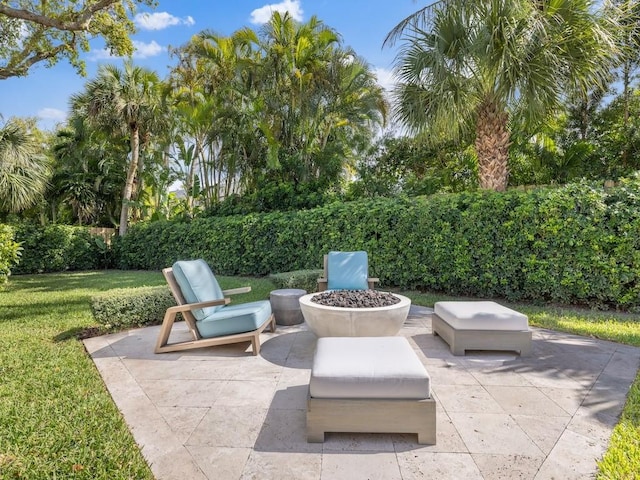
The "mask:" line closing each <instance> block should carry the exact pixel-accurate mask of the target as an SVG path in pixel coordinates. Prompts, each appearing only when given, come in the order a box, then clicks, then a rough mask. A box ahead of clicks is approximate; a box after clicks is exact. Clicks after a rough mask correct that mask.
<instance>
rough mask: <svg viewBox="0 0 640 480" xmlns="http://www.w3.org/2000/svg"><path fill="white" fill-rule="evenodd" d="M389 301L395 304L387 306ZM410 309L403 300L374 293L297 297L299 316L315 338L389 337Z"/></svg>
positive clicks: (400, 325) (393, 294)
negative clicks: (298, 298) (300, 315)
mask: <svg viewBox="0 0 640 480" xmlns="http://www.w3.org/2000/svg"><path fill="white" fill-rule="evenodd" d="M314 297H317V298H314ZM314 300H317V301H314ZM318 301H322V302H323V303H327V305H323V304H322V303H318ZM392 301H395V302H396V303H393V304H389V303H391V302H392ZM340 305H349V306H340ZM371 305H376V306H371ZM378 305H381V306H378ZM410 307H411V300H409V299H408V298H407V297H404V296H402V295H398V294H395V293H385V292H379V291H377V290H339V291H334V292H321V293H310V294H308V295H304V296H302V297H300V309H301V310H302V315H303V316H304V319H305V321H306V322H307V325H308V326H309V328H310V329H311V331H313V333H315V334H316V335H317V336H318V337H385V336H393V335H395V334H397V333H398V332H399V331H400V328H402V324H403V323H404V321H405V320H406V319H407V315H408V314H409V308H410Z"/></svg>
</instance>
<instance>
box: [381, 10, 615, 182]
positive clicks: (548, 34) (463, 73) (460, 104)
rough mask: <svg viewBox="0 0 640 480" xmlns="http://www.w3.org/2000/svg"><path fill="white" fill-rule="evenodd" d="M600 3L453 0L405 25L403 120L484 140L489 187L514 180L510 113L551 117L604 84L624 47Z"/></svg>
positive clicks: (480, 149) (399, 115)
mask: <svg viewBox="0 0 640 480" xmlns="http://www.w3.org/2000/svg"><path fill="white" fill-rule="evenodd" d="M610 25H611V24H607V19H606V18H605V16H604V15H601V14H600V13H598V12H596V10H595V9H594V5H593V2H592V1H591V0H536V1H531V0H445V1H441V2H437V3H435V4H434V5H432V8H430V7H427V8H424V9H422V10H420V11H418V12H416V14H414V16H412V17H409V18H408V19H406V20H405V21H403V22H401V23H400V24H399V25H398V26H397V27H396V28H395V29H394V30H392V32H391V33H390V34H389V36H388V37H387V40H386V41H387V42H393V41H395V40H397V39H399V38H401V39H402V40H403V41H404V42H405V43H404V45H403V46H402V48H401V50H400V53H399V54H398V57H397V58H396V65H395V73H396V75H397V77H398V78H399V84H398V86H397V88H396V90H395V92H394V95H395V99H396V108H395V112H394V113H395V117H396V119H397V120H399V121H400V122H402V123H403V124H404V125H405V126H406V127H407V128H408V129H410V130H412V131H413V132H415V133H424V134H427V135H428V137H429V138H431V139H433V140H441V139H442V138H460V136H461V135H462V134H464V133H467V134H474V135H475V148H476V153H477V156H478V163H479V183H480V186H481V188H485V189H493V190H504V189H505V188H506V187H507V183H508V178H509V169H508V152H509V145H510V132H509V129H508V122H509V112H510V110H511V109H518V110H519V111H521V112H522V115H523V116H522V118H523V119H524V120H525V121H527V122H536V121H540V120H542V119H544V117H545V115H547V114H548V113H549V112H550V111H552V110H553V109H554V108H556V107H558V106H559V105H560V102H561V100H562V99H563V97H564V96H565V95H566V94H567V93H569V92H571V91H575V90H578V91H587V90H588V89H589V88H590V87H592V86H594V85H597V84H600V83H603V82H604V80H605V78H606V74H607V71H608V70H609V66H610V60H611V58H612V55H613V54H614V50H615V42H614V37H613V34H612V29H611V28H609V26H610Z"/></svg>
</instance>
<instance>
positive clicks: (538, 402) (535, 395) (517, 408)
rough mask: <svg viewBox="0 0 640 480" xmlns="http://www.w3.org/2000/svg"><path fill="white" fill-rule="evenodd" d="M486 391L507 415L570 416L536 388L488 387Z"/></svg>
mask: <svg viewBox="0 0 640 480" xmlns="http://www.w3.org/2000/svg"><path fill="white" fill-rule="evenodd" d="M485 389H486V390H487V391H488V392H489V394H490V395H491V397H493V399H494V400H495V401H496V402H497V403H498V404H499V405H500V406H501V407H502V408H503V409H504V411H505V412H507V413H512V414H516V415H540V416H551V417H563V416H569V414H568V413H567V412H565V411H564V410H563V409H562V408H560V407H559V406H558V405H556V404H555V403H554V402H553V401H551V400H549V398H548V397H547V396H546V395H545V394H543V393H542V392H540V390H538V389H537V388H535V387H518V386H509V387H505V386H501V385H486V386H485Z"/></svg>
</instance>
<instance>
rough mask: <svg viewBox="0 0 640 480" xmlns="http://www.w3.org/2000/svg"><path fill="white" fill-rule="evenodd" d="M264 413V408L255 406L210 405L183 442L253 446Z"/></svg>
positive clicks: (220, 445)
mask: <svg viewBox="0 0 640 480" xmlns="http://www.w3.org/2000/svg"><path fill="white" fill-rule="evenodd" d="M266 414H267V410H266V409H258V408H255V407H233V406H219V407H214V408H211V409H210V410H209V412H207V414H206V415H205V416H204V418H203V419H202V421H201V422H200V424H199V425H198V426H197V427H196V429H195V430H194V431H193V433H192V434H191V436H190V437H189V439H188V440H187V442H186V445H189V446H191V445H206V446H211V447H230V448H232V447H248V448H253V446H254V444H255V442H256V439H257V438H258V433H260V429H261V428H262V423H263V421H264V417H265V416H266Z"/></svg>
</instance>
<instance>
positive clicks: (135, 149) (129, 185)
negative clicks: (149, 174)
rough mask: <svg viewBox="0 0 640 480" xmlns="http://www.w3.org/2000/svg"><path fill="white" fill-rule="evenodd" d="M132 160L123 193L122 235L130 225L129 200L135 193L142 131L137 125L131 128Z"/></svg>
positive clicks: (120, 231) (120, 230)
mask: <svg viewBox="0 0 640 480" xmlns="http://www.w3.org/2000/svg"><path fill="white" fill-rule="evenodd" d="M130 143H131V162H130V163H129V171H128V172H127V181H126V182H125V184H124V192H123V193H122V208H121V210H120V229H119V232H118V234H119V235H120V236H121V237H122V236H124V235H126V234H127V227H128V226H129V202H131V195H132V194H133V181H134V180H135V178H136V172H137V170H138V156H139V155H140V132H139V130H138V127H137V126H134V127H132V128H131V141H130Z"/></svg>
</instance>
